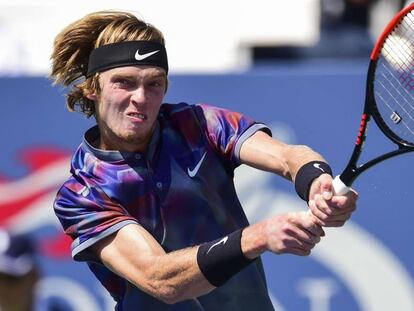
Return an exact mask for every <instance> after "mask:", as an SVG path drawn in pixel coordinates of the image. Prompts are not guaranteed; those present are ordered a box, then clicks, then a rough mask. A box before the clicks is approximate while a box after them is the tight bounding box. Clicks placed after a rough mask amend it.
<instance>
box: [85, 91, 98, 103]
mask: <svg viewBox="0 0 414 311" xmlns="http://www.w3.org/2000/svg"><path fill="white" fill-rule="evenodd" d="M86 98H87V99H90V100H93V101H96V100H97V98H98V97H97V96H96V94H95V93H90V94H86Z"/></svg>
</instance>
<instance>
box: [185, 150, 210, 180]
mask: <svg viewBox="0 0 414 311" xmlns="http://www.w3.org/2000/svg"><path fill="white" fill-rule="evenodd" d="M206 154H207V152H204V154H203V156H202V157H201V159H200V161H198V163H197V165H196V166H195V167H194V168H193V169H192V170H191V169H190V168H187V173H188V176H190V177H191V178H193V177H194V176H195V175H196V174H197V172H198V170H199V169H200V166H201V164H202V163H203V161H204V158H205V157H206Z"/></svg>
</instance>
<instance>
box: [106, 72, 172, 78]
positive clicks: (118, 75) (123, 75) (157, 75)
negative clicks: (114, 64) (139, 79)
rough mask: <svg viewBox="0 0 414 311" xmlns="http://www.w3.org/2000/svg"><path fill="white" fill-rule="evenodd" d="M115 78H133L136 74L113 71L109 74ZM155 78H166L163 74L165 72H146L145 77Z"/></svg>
mask: <svg viewBox="0 0 414 311" xmlns="http://www.w3.org/2000/svg"><path fill="white" fill-rule="evenodd" d="M114 78H115V79H116V78H126V79H135V78H136V75H135V74H130V73H122V72H120V73H115V74H113V75H112V76H111V79H114ZM156 78H167V75H166V74H165V72H156V73H153V74H152V73H150V74H148V75H147V76H146V77H145V79H156Z"/></svg>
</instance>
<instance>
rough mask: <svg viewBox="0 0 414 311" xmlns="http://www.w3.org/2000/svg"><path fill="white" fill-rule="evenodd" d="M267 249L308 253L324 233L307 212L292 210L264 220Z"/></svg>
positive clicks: (279, 251) (300, 253)
mask: <svg viewBox="0 0 414 311" xmlns="http://www.w3.org/2000/svg"><path fill="white" fill-rule="evenodd" d="M264 228H265V229H264V230H265V231H266V232H265V233H266V234H265V236H266V239H267V243H266V244H267V250H269V251H271V252H273V253H276V254H283V253H290V254H295V255H300V256H306V255H309V254H310V252H311V250H312V248H314V246H315V245H316V244H317V243H318V242H319V241H320V240H321V236H323V235H325V233H324V231H323V229H322V227H321V226H319V225H317V224H315V222H314V220H313V217H312V215H310V214H309V213H307V212H296V213H294V212H292V213H288V214H283V215H278V216H275V217H273V218H271V219H268V220H266V223H265V227H264Z"/></svg>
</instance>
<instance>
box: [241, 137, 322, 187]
mask: <svg viewBox="0 0 414 311" xmlns="http://www.w3.org/2000/svg"><path fill="white" fill-rule="evenodd" d="M240 159H241V161H242V163H244V164H247V165H249V166H252V167H255V168H258V169H261V170H264V171H268V172H273V173H276V174H278V175H281V176H283V177H285V178H286V179H289V180H294V179H295V176H296V173H297V172H298V170H299V168H300V167H301V166H302V165H304V164H306V163H308V162H311V161H324V159H323V157H322V156H321V155H320V154H319V153H317V152H315V151H314V150H312V149H311V148H309V147H307V146H302V145H288V144H284V143H283V142H280V141H278V140H275V139H273V138H272V137H270V136H269V135H267V134H266V133H264V132H257V133H255V134H254V135H253V136H251V137H250V138H249V139H248V140H246V141H245V142H244V143H243V145H242V148H241V150H240Z"/></svg>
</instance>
